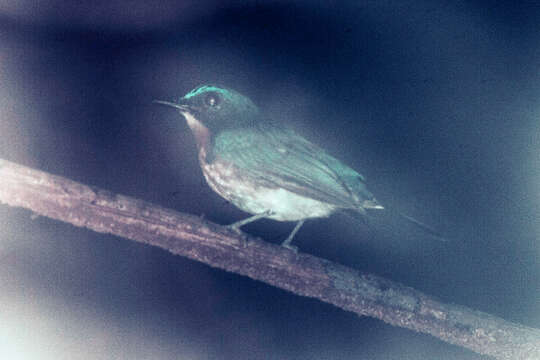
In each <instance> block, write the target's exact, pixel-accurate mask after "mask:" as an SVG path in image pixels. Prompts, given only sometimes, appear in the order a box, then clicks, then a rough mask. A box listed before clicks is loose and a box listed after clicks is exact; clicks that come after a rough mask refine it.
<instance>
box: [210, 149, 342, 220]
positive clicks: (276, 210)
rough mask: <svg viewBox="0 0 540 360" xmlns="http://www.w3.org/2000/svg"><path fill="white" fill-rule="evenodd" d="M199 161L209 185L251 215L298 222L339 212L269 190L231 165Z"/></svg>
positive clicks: (271, 187)
mask: <svg viewBox="0 0 540 360" xmlns="http://www.w3.org/2000/svg"><path fill="white" fill-rule="evenodd" d="M199 160H200V163H201V168H202V171H203V174H204V177H205V178H206V181H207V182H208V185H210V187H211V188H212V189H213V190H214V191H215V192H217V193H218V194H219V195H221V197H223V198H225V199H226V200H228V201H230V202H231V203H232V204H233V205H235V206H237V207H238V208H240V209H241V210H243V211H246V212H248V213H251V214H260V213H263V212H265V211H268V210H270V211H272V215H271V216H269V218H270V219H274V220H278V221H297V220H302V219H307V218H318V217H327V216H329V215H330V214H331V213H332V212H334V211H335V210H336V206H335V205H332V204H328V203H324V202H321V201H318V200H315V199H312V198H309V197H305V196H301V195H298V194H296V193H293V192H291V191H288V190H286V189H284V188H281V187H278V186H268V184H267V183H265V182H261V181H260V180H259V181H258V180H257V179H256V178H253V177H251V176H249V174H248V173H247V172H245V171H243V170H242V169H240V168H238V167H236V166H234V164H231V163H230V162H226V161H223V160H220V159H219V158H216V159H214V161H213V162H212V163H207V162H206V161H205V154H201V153H199Z"/></svg>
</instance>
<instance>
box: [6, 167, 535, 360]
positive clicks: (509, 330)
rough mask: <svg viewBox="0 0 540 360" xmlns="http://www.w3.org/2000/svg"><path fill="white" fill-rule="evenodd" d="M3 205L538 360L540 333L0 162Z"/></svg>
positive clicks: (459, 341) (480, 348)
mask: <svg viewBox="0 0 540 360" xmlns="http://www.w3.org/2000/svg"><path fill="white" fill-rule="evenodd" d="M0 203H4V204H7V205H11V206H18V207H23V208H26V209H29V210H31V211H33V212H34V213H36V214H39V215H43V216H47V217H50V218H53V219H57V220H61V221H65V222H68V223H71V224H73V225H75V226H80V227H86V228H88V229H91V230H94V231H98V232H102V233H109V234H114V235H117V236H120V237H124V238H128V239H131V240H135V241H138V242H142V243H145V244H149V245H152V246H158V247H161V248H163V249H166V250H168V251H170V252H171V253H173V254H176V255H182V256H185V257H188V258H190V259H193V260H197V261H200V262H203V263H205V264H208V265H210V266H213V267H217V268H220V269H223V270H227V271H230V272H234V273H237V274H241V275H245V276H249V277H250V278H252V279H256V280H260V281H263V282H265V283H267V284H270V285H273V286H276V287H279V288H281V289H285V290H289V291H291V292H293V293H295V294H298V295H303V296H309V297H314V298H317V299H319V300H321V301H325V302H327V303H330V304H333V305H335V306H337V307H340V308H342V309H344V310H348V311H352V312H354V313H356V314H358V315H366V316H371V317H375V318H378V319H381V320H382V321H384V322H386V323H388V324H392V325H395V326H400V327H405V328H408V329H412V330H415V331H419V332H423V333H426V334H431V335H433V336H435V337H437V338H439V339H441V340H443V341H446V342H448V343H452V344H456V345H460V346H462V347H465V348H468V349H470V350H472V351H475V352H477V353H480V354H485V355H491V356H493V357H495V358H497V359H508V360H510V359H511V360H515V359H531V360H533V359H540V330H538V329H533V328H529V327H525V326H522V325H519V324H515V323H511V322H508V321H505V320H503V319H500V318H497V317H495V316H492V315H489V314H486V313H482V312H479V311H474V310H471V309H468V308H465V307H462V306H457V305H451V304H443V303H441V302H439V301H438V300H436V299H435V298H433V297H431V296H428V295H425V294H423V293H421V292H419V291H416V290H414V289H412V288H410V287H406V286H404V285H401V284H398V283H395V282H393V281H390V280H387V279H384V278H381V277H378V276H375V275H371V274H364V273H360V272H358V271H356V270H353V269H351V268H348V267H345V266H342V265H339V264H336V263H332V262H330V261H327V260H324V259H320V258H317V257H314V256H311V255H308V254H298V255H296V254H294V253H293V252H292V251H290V250H288V249H285V248H283V247H281V246H278V245H274V244H270V243H267V242H264V241H262V240H260V239H256V238H252V237H248V242H247V246H244V245H243V244H244V243H243V240H244V239H243V238H242V237H241V236H239V235H237V234H235V233H234V232H231V231H230V230H228V229H227V228H225V227H223V226H220V225H217V224H213V223H210V222H208V221H205V220H203V219H201V218H199V217H196V216H192V215H188V214H182V213H179V212H176V211H173V210H169V209H165V208H162V207H159V206H156V205H153V204H150V203H147V202H143V201H140V200H136V199H133V198H130V197H127V196H122V195H116V194H112V193H110V192H108V191H105V190H100V189H97V188H95V187H91V186H87V185H83V184H80V183H77V182H74V181H71V180H68V179H66V178H62V177H59V176H54V175H50V174H47V173H45V172H42V171H38V170H34V169H30V168H28V167H24V166H21V165H17V164H15V163H12V162H9V161H6V160H2V159H0Z"/></svg>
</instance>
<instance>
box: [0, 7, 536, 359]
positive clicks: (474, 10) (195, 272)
mask: <svg viewBox="0 0 540 360" xmlns="http://www.w3.org/2000/svg"><path fill="white" fill-rule="evenodd" d="M323 3H324V5H321V4H317V3H316V2H307V1H306V2H279V1H275V2H263V1H259V2H253V1H251V2H233V1H230V2H223V1H216V2H213V1H184V2H177V1H169V2H167V1H165V2H161V3H159V4H158V3H154V2H145V1H133V2H129V3H127V2H126V3H124V2H118V1H114V0H113V1H103V2H101V1H97V2H90V4H87V5H81V4H78V3H75V2H74V3H73V4H71V5H70V4H66V3H65V2H63V1H58V2H56V1H49V2H48V3H46V4H45V3H43V4H40V5H37V4H34V5H30V3H29V2H28V3H26V2H14V1H13V2H9V1H8V2H4V3H3V4H2V5H0V157H1V158H5V159H8V160H11V161H16V162H19V163H21V164H24V165H28V166H32V167H35V168H38V169H41V170H44V171H48V172H51V173H54V174H58V175H62V176H66V177H68V178H70V179H73V180H76V181H80V182H83V183H86V184H90V185H95V186H98V187H101V188H104V189H107V190H110V191H113V192H118V193H121V194H125V195H129V196H133V197H137V198H141V199H144V200H147V201H151V202H154V203H156V204H160V205H162V206H165V207H170V208H173V209H176V210H179V211H183V212H188V213H192V214H197V215H198V214H204V215H205V216H206V217H207V218H209V219H210V220H212V221H215V222H218V223H222V224H228V223H231V222H233V221H236V220H239V219H242V218H243V217H245V216H246V214H245V213H242V212H241V211H239V210H237V209H235V208H233V207H232V206H231V205H229V204H227V203H226V202H225V201H224V200H222V199H221V198H220V197H219V196H218V195H216V194H215V193H213V192H212V190H210V188H209V187H208V186H207V185H206V184H205V182H204V179H203V177H202V174H201V172H200V169H199V167H198V163H197V154H196V149H195V143H194V139H193V137H192V135H191V133H190V131H189V129H188V127H187V125H186V124H185V121H184V120H183V119H182V118H181V117H180V116H179V115H178V114H177V113H176V112H174V111H172V110H171V109H167V108H163V107H158V106H154V105H152V104H151V101H152V100H153V99H164V100H173V99H176V98H178V97H180V96H183V95H184V94H185V93H187V92H188V91H190V90H191V89H192V88H194V87H195V86H198V85H200V84H204V83H217V84H221V85H224V86H227V87H230V88H233V89H236V90H238V91H240V92H242V93H244V94H246V95H247V96H249V97H250V98H252V99H253V100H254V102H255V103H257V104H258V105H259V106H260V107H261V108H262V109H263V110H264V111H266V112H268V113H270V114H272V115H273V116H274V117H276V118H279V119H280V120H281V121H283V122H285V123H287V124H288V126H290V127H292V128H294V129H295V130H297V131H298V132H299V133H301V134H303V135H304V136H305V137H306V138H308V139H310V140H312V141H313V142H315V143H317V144H319V145H321V146H323V147H325V148H326V149H327V150H328V151H329V152H330V153H331V154H333V155H334V156H336V157H337V158H339V159H341V160H342V161H344V162H346V163H347V164H349V165H350V166H351V167H353V168H355V169H357V170H358V171H360V172H361V173H362V174H364V175H365V176H366V177H367V178H368V184H369V187H370V189H371V190H372V192H373V193H375V194H376V196H377V198H378V199H379V200H380V201H381V202H382V203H384V204H385V205H386V206H387V207H388V208H392V209H397V210H399V211H402V212H404V213H406V214H408V215H411V216H413V217H415V218H417V219H419V220H421V221H423V222H425V223H428V224H430V225H433V226H435V227H436V228H437V229H439V230H440V231H441V232H442V233H443V234H444V235H445V236H446V237H447V238H448V239H450V241H449V242H447V243H441V242H437V241H433V240H432V239H430V238H429V237H427V236H425V235H424V234H422V233H421V232H418V231H415V230H414V229H410V228H407V227H405V226H402V225H400V224H401V223H400V221H399V219H396V218H395V217H392V216H387V215H381V214H379V215H377V214H373V218H374V219H372V221H370V223H371V224H372V225H369V226H366V225H365V224H362V223H356V222H354V221H352V220H351V219H350V218H348V217H345V216H338V215H336V216H333V217H331V218H329V219H321V220H316V221H309V222H307V223H306V225H305V226H304V228H303V229H302V230H301V231H300V232H299V234H298V235H297V238H296V240H295V243H296V245H298V246H299V247H300V249H301V251H303V252H307V253H311V254H314V255H317V256H321V257H324V258H327V259H331V260H333V261H337V262H340V263H342V264H346V265H348V266H351V267H354V268H356V269H359V270H362V271H367V272H372V273H375V274H378V275H381V276H385V277H387V278H390V279H392V280H395V281H399V282H401V283H403V284H406V285H408V286H411V287H414V288H416V289H418V290H421V291H423V292H426V293H428V294H430V295H434V296H436V297H438V298H440V299H441V300H442V301H444V302H450V303H456V304H460V305H464V306H468V307H471V308H474V309H478V310H481V311H484V312H488V313H491V314H493V315H496V316H499V317H502V318H504V319H507V320H509V321H514V322H518V323H521V324H524V325H527V326H532V327H540V281H539V275H540V264H539V263H540V262H539V255H540V245H539V243H538V235H539V233H540V221H539V215H540V208H539V205H538V203H539V200H540V185H539V184H540V152H539V147H540V137H539V131H540V124H539V118H540V70H539V69H540V35H539V33H538V23H539V22H540V9H539V8H538V7H537V6H528V5H527V4H525V3H524V2H516V3H515V4H510V3H509V2H487V1H402V2H385V1H351V2H342V3H335V4H334V2H327V3H326V2H323ZM501 4H506V5H501ZM30 215H31V214H30V212H28V211H26V210H20V209H13V208H8V207H6V206H0V227H1V231H0V289H1V290H0V358H2V359H4V358H5V359H73V358H77V359H174V358H178V359H285V358H287V359H289V358H290V359H375V360H377V359H435V358H437V359H445V360H446V359H483V358H484V357H482V356H479V355H476V354H474V353H472V352H470V351H468V350H464V349H461V348H458V347H455V346H452V345H448V344H445V343H442V342H440V341H438V340H436V339H434V338H432V337H429V336H426V335H421V334H416V333H414V332H412V331H408V330H404V329H400V328H395V327H390V326H388V325H385V324H384V323H382V322H380V321H378V320H374V319H371V318H360V317H357V316H356V315H353V314H351V313H347V312H344V311H342V310H339V309H337V308H334V307H332V306H330V305H327V304H323V303H320V302H319V301H316V300H313V299H308V298H302V297H298V296H295V295H292V294H289V293H287V292H285V291H282V290H278V289H275V288H272V287H269V286H267V285H264V284H261V283H258V282H255V281H252V280H250V279H247V278H244V277H239V276H236V275H234V274H229V273H225V272H223V271H220V270H216V269H212V268H210V267H208V266H206V265H202V264H200V263H196V262H193V261H190V260H187V259H184V258H181V257H178V256H173V255H171V254H169V253H166V252H165V251H162V250H159V249H156V248H151V247H149V246H144V245H141V244H137V243H134V242H132V241H127V240H125V239H120V238H116V237H113V236H108V235H103V234H97V233H93V232H91V231H87V230H85V229H80V228H75V227H73V226H71V225H67V224H64V223H60V222H57V221H52V220H49V219H46V218H37V219H31V217H30ZM291 229H292V224H288V223H277V222H273V221H260V222H257V223H255V224H252V225H250V226H248V227H246V230H247V231H248V232H250V233H252V234H255V235H258V236H262V237H263V238H265V239H267V240H268V241H272V242H279V241H280V240H282V239H283V238H284V237H286V235H287V234H288V232H289V231H290V230H291Z"/></svg>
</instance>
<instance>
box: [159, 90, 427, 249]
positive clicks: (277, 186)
mask: <svg viewBox="0 0 540 360" xmlns="http://www.w3.org/2000/svg"><path fill="white" fill-rule="evenodd" d="M154 103H156V104H161V105H165V106H169V107H173V108H176V109H177V110H178V111H179V112H180V114H181V115H182V116H183V117H184V118H185V120H186V122H187V125H188V127H189V128H190V129H191V131H192V133H193V135H194V137H195V142H196V146H197V150H198V160H199V164H200V167H201V170H202V173H203V175H204V178H205V179H206V182H207V183H208V185H209V186H210V187H211V188H212V190H214V191H215V192H216V193H217V194H219V195H220V196H221V197H223V198H224V199H226V200H227V201H228V202H230V203H232V204H233V205H235V206H236V207H238V208H239V209H241V210H243V211H244V212H247V213H249V214H251V216H249V217H248V218H246V219H243V220H240V221H237V222H234V223H232V224H230V225H229V228H231V229H233V230H235V231H237V232H239V233H241V230H240V228H241V227H242V226H244V225H246V224H248V223H251V222H253V221H256V220H259V219H262V218H267V219H272V220H277V221H290V222H296V225H295V226H294V229H293V230H292V232H291V233H290V234H289V235H288V237H287V238H286V239H285V240H284V241H283V242H282V244H281V245H282V246H283V247H285V248H288V249H290V250H293V251H295V252H296V251H297V250H298V249H297V247H296V246H294V245H292V244H291V242H292V240H293V238H294V237H295V235H296V233H297V232H298V230H299V229H300V227H301V226H302V225H303V224H304V222H305V221H306V220H307V219H314V218H325V217H329V216H330V215H332V214H333V213H336V212H338V211H342V210H347V211H349V210H352V211H353V212H355V213H357V214H360V216H365V215H366V213H367V211H368V210H383V209H384V206H383V205H381V204H380V203H379V202H378V201H377V199H376V198H375V197H374V195H373V194H372V193H371V192H370V191H369V190H368V188H367V185H366V179H365V177H364V176H362V175H361V174H360V173H358V172H357V171H355V170H353V169H352V168H351V167H349V166H347V165H345V164H344V163H343V162H341V161H340V160H338V159H336V158H335V157H333V156H331V155H330V154H328V153H327V152H326V151H325V150H324V149H322V148H321V147H319V146H318V145H316V144H314V143H312V142H311V141H309V140H307V139H305V138H304V137H302V136H301V135H299V134H297V133H296V132H295V131H293V130H291V129H290V128H287V127H285V126H283V124H281V123H280V122H279V119H275V118H272V117H271V116H267V115H266V114H264V113H263V112H262V111H261V110H260V109H259V107H258V106H257V105H255V103H253V101H251V100H250V99H249V98H248V97H247V96H244V95H242V94H241V93H239V92H237V91H235V90H232V89H229V88H225V87H220V86H217V85H201V86H198V87H196V88H195V89H193V90H191V91H190V92H188V93H187V94H186V95H185V96H183V97H182V98H180V99H179V101H178V102H169V101H164V100H154ZM403 216H404V217H405V218H407V219H408V220H410V221H412V222H413V223H416V224H417V225H419V226H421V227H426V228H427V230H428V231H430V230H431V228H429V227H428V226H427V225H424V224H423V223H420V222H419V221H417V220H415V219H413V218H410V217H408V216H406V215H403Z"/></svg>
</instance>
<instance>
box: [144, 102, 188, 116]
mask: <svg viewBox="0 0 540 360" xmlns="http://www.w3.org/2000/svg"><path fill="white" fill-rule="evenodd" d="M152 103H154V104H160V105H165V106H170V107H173V108H177V109H178V110H180V112H182V113H184V112H190V110H191V107H190V106H189V105H185V104H176V103H173V102H170V101H164V100H154V101H152Z"/></svg>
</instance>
